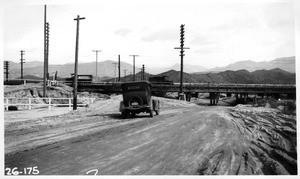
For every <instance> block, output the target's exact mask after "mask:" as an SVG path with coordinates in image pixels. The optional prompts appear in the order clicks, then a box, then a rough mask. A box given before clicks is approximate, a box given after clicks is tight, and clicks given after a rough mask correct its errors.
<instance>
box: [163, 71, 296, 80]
mask: <svg viewBox="0 0 300 179" xmlns="http://www.w3.org/2000/svg"><path fill="white" fill-rule="evenodd" d="M160 75H168V76H169V79H170V80H172V81H173V82H177V83H178V82H180V72H179V71H175V70H171V71H168V72H165V73H162V74H160ZM183 82H184V83H195V82H198V83H208V82H209V83H242V84H251V83H252V84H253V83H257V84H264V83H269V84H295V83H296V75H295V74H294V73H289V72H287V71H284V70H281V69H279V68H276V69H272V70H256V71H254V72H249V71H247V70H238V71H230V70H228V71H225V72H220V73H206V74H195V73H194V74H187V73H184V75H183Z"/></svg>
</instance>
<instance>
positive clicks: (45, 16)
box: [43, 5, 48, 97]
mask: <svg viewBox="0 0 300 179" xmlns="http://www.w3.org/2000/svg"><path fill="white" fill-rule="evenodd" d="M46 24H47V5H45V8H44V84H43V97H46V78H47V73H48V70H47V64H48V63H47V35H46V34H47V25H46Z"/></svg>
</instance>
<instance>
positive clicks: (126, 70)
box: [124, 69, 127, 82]
mask: <svg viewBox="0 0 300 179" xmlns="http://www.w3.org/2000/svg"><path fill="white" fill-rule="evenodd" d="M126 71H127V70H126V69H125V70H124V82H125V81H126Z"/></svg>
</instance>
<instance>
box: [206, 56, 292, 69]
mask: <svg viewBox="0 0 300 179" xmlns="http://www.w3.org/2000/svg"><path fill="white" fill-rule="evenodd" d="M274 68H280V69H282V70H285V71H288V72H290V73H295V71H296V64H295V56H293V57H283V58H276V59H275V60H272V61H269V62H267V61H263V62H254V61H251V60H247V61H239V62H236V63H232V64H229V65H227V66H225V67H217V68H212V69H210V70H208V71H211V72H221V71H227V70H231V71H237V70H241V69H246V70H248V71H250V72H252V71H256V70H262V69H265V70H271V69H274Z"/></svg>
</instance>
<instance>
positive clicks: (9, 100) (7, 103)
mask: <svg viewBox="0 0 300 179" xmlns="http://www.w3.org/2000/svg"><path fill="white" fill-rule="evenodd" d="M63 99H64V100H68V103H67V104H56V103H51V101H53V100H63ZM13 100H17V101H22V100H23V101H25V102H24V103H21V102H18V103H13V102H12V101H13ZM33 100H44V101H47V100H48V104H47V103H44V104H43V103H32V101H33ZM72 100H73V98H4V107H5V110H8V106H28V109H29V110H31V109H32V106H48V109H49V110H51V107H52V106H69V110H72V106H73V103H72ZM79 100H87V101H88V102H87V103H85V104H78V101H79ZM94 100H95V98H77V106H86V105H89V104H91V103H93V102H94ZM26 102H27V103H26Z"/></svg>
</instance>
